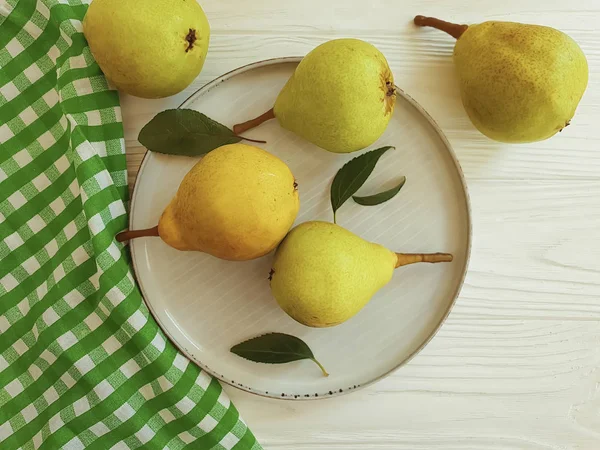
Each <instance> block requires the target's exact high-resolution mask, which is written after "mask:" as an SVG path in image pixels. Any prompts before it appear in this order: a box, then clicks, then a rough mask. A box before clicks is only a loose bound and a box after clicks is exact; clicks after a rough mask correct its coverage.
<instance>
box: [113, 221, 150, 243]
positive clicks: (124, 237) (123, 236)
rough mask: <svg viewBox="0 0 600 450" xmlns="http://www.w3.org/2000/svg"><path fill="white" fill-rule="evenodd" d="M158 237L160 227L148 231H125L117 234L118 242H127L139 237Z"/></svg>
mask: <svg viewBox="0 0 600 450" xmlns="http://www.w3.org/2000/svg"><path fill="white" fill-rule="evenodd" d="M148 236H158V225H157V226H155V227H153V228H148V229H146V230H125V231H121V232H120V233H119V234H117V237H116V239H117V242H125V241H128V240H130V239H135V238H139V237H148Z"/></svg>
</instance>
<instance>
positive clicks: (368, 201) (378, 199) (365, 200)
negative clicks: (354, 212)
mask: <svg viewBox="0 0 600 450" xmlns="http://www.w3.org/2000/svg"><path fill="white" fill-rule="evenodd" d="M404 183H406V177H402V178H401V179H400V182H399V183H398V184H397V185H396V186H395V187H393V188H391V189H388V190H387V191H383V192H379V193H377V194H373V195H368V196H366V197H358V196H356V195H353V196H352V200H354V201H355V202H356V203H358V204H359V205H363V206H375V205H380V204H381V203H384V202H387V201H388V200H390V199H392V198H393V197H394V196H395V195H396V194H397V193H398V192H400V189H402V186H404Z"/></svg>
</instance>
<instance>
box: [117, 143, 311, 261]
mask: <svg viewBox="0 0 600 450" xmlns="http://www.w3.org/2000/svg"><path fill="white" fill-rule="evenodd" d="M297 187H298V185H297V184H296V181H295V180H294V176H293V175H292V172H291V171H290V169H289V168H288V166H287V165H286V164H285V163H284V162H283V161H281V160H280V159H279V158H277V157H275V156H273V155H271V154H270V153H268V152H266V151H264V150H262V149H260V148H258V147H254V146H251V145H244V144H230V145H224V146H222V147H219V148H218V149H215V150H213V151H212V152H210V153H208V154H207V155H206V156H204V157H203V158H202V159H201V160H200V161H199V162H198V163H196V165H194V167H192V169H191V170H190V171H189V172H188V173H187V174H186V176H185V177H184V179H183V181H182V182H181V185H180V186H179V189H178V190H177V193H176V194H175V197H174V198H173V199H172V200H171V202H170V203H169V205H168V206H167V208H166V209H165V210H164V212H163V213H162V215H161V217H160V220H159V222H158V226H157V227H154V228H151V229H148V230H140V231H126V232H123V233H121V234H119V235H118V236H117V240H118V241H120V242H122V241H125V240H128V239H131V238H135V237H142V236H160V237H161V239H162V240H163V241H164V242H165V243H166V244H168V245H170V246H171V247H173V248H176V249H178V250H195V251H199V252H204V253H208V254H210V255H213V256H216V257H217V258H221V259H226V260H231V261H244V260H249V259H254V258H258V257H260V256H263V255H266V254H267V253H269V252H270V251H272V250H273V249H274V248H275V247H276V246H277V244H279V242H281V240H282V239H283V238H284V237H285V235H286V233H287V232H288V231H289V229H290V228H291V227H292V225H293V223H294V220H295V219H296V215H297V214H298V209H299V207H300V201H299V199H298V189H297Z"/></svg>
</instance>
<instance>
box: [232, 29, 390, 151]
mask: <svg viewBox="0 0 600 450" xmlns="http://www.w3.org/2000/svg"><path fill="white" fill-rule="evenodd" d="M395 101H396V89H395V86H394V77H393V75H392V72H391V70H390V67H389V66H388V63H387V61H386V59H385V56H383V54H382V53H381V52H380V51H379V50H377V49H376V48H375V47H374V46H373V45H371V44H369V43H367V42H364V41H361V40H359V39H335V40H332V41H329V42H325V43H324V44H321V45H319V46H318V47H316V48H315V49H314V50H312V51H311V52H310V53H308V55H306V56H305V57H304V58H303V59H302V61H301V62H300V64H298V67H297V68H296V70H295V72H294V74H293V75H292V77H291V78H290V79H289V80H288V82H287V83H286V84H285V86H284V87H283V89H282V90H281V92H280V93H279V95H278V97H277V100H276V101H275V106H274V108H273V109H271V110H270V111H268V112H266V113H265V114H263V115H262V116H260V117H258V118H256V119H253V120H250V121H248V122H245V123H243V124H238V125H236V126H235V127H234V131H235V133H236V134H241V133H243V132H244V131H247V130H249V129H251V128H253V127H255V126H257V125H259V124H261V123H262V122H264V121H266V120H269V119H272V118H274V117H275V118H277V120H278V122H279V124H280V125H281V126H282V127H283V128H285V129H287V130H290V131H292V132H294V133H296V134H297V135H299V136H302V137H303V138H304V139H306V140H308V141H310V142H312V143H313V144H315V145H317V146H319V147H321V148H324V149H325V150H328V151H330V152H334V153H350V152H355V151H357V150H361V149H363V148H366V147H368V146H369V145H371V144H372V143H374V142H375V141H376V140H377V139H379V137H380V136H381V135H382V134H383V132H384V131H385V129H386V127H387V125H388V122H389V121H390V118H391V117H392V114H393V112H394V103H395Z"/></svg>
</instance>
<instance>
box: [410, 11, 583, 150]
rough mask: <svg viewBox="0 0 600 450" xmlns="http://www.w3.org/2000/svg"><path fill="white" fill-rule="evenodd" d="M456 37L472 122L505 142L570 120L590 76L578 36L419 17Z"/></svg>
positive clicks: (550, 132) (533, 136)
mask: <svg viewBox="0 0 600 450" xmlns="http://www.w3.org/2000/svg"><path fill="white" fill-rule="evenodd" d="M414 22H415V24H417V25H419V26H430V27H434V28H437V29H439V30H443V31H445V32H447V33H448V34H450V35H451V36H453V37H454V38H456V39H457V41H456V45H455V47H454V63H455V66H456V70H457V74H458V78H459V81H460V93H461V97H462V102H463V104H464V107H465V109H466V111H467V114H468V115H469V118H470V119H471V121H472V122H473V124H474V125H475V127H476V128H477V129H478V130H479V131H481V132H482V133H483V134H485V135H486V136H488V137H489V138H491V139H494V140H496V141H500V142H507V143H520V142H535V141H541V140H544V139H548V138H550V137H552V136H554V135H555V134H556V133H558V132H559V131H561V130H562V129H563V128H565V127H566V126H567V125H569V124H570V123H571V119H572V118H573V116H574V114H575V110H576V108H577V105H578V104H579V101H580V100H581V97H582V96H583V93H584V92H585V89H586V87H587V83H588V64H587V60H586V57H585V55H584V53H583V51H582V50H581V48H580V47H579V46H578V45H577V43H576V42H575V41H574V40H573V39H571V38H570V37H569V36H567V35H566V34H565V33H562V32H561V31H558V30H556V29H554V28H550V27H544V26H539V25H529V24H522V23H514V22H497V21H490V22H484V23H480V24H477V25H458V24H453V23H448V22H444V21H442V20H439V19H435V18H431V17H424V16H417V17H415V19H414Z"/></svg>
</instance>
